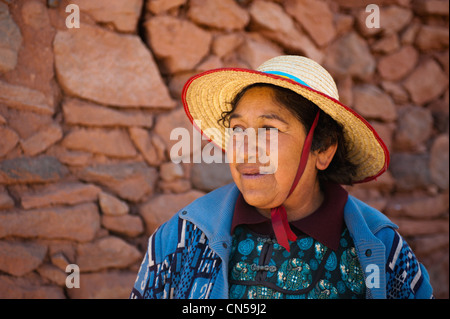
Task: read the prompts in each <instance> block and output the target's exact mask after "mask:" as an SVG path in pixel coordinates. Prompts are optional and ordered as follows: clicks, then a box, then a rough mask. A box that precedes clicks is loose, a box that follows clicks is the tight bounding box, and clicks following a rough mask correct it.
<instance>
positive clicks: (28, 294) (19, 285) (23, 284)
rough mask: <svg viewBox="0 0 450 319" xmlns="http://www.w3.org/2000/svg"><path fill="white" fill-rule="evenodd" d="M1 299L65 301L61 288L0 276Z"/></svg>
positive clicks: (34, 281) (35, 281)
mask: <svg viewBox="0 0 450 319" xmlns="http://www.w3.org/2000/svg"><path fill="white" fill-rule="evenodd" d="M0 287H2V289H0V298H2V299H66V297H65V295H64V291H63V289H62V288H61V287H57V286H52V285H48V284H45V283H43V282H42V280H33V279H29V278H17V277H10V276H4V275H0Z"/></svg>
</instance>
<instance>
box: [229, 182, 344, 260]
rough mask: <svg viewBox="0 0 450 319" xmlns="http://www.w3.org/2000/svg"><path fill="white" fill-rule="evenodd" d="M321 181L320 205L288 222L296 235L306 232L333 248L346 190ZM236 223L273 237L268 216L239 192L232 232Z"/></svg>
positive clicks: (337, 238) (334, 184)
mask: <svg viewBox="0 0 450 319" xmlns="http://www.w3.org/2000/svg"><path fill="white" fill-rule="evenodd" d="M323 184H324V185H323V193H324V201H323V203H322V205H321V206H320V207H319V208H318V209H317V210H316V211H315V212H314V213H312V214H311V215H309V216H307V217H305V218H302V219H299V220H296V221H292V222H290V223H289V224H290V226H291V228H292V231H293V232H294V233H295V234H296V235H297V236H301V235H305V234H306V235H308V236H311V237H312V238H314V239H315V240H317V241H319V242H320V243H322V244H323V245H325V246H327V247H329V248H331V249H332V250H334V251H336V250H337V249H338V247H339V240H340V238H341V234H342V230H343V226H344V207H345V204H346V203H347V199H348V193H347V191H346V190H345V189H344V188H342V187H341V186H340V185H339V184H336V183H331V182H327V183H323ZM239 225H246V226H247V227H249V228H250V229H251V230H252V231H254V232H255V233H258V234H261V235H269V236H271V237H274V231H273V228H272V223H271V220H270V218H266V217H264V216H263V215H261V214H260V213H259V212H258V211H257V210H256V208H255V207H253V206H250V205H249V204H247V203H246V202H245V200H244V197H243V196H242V194H240V195H239V197H238V199H237V201H236V205H235V209H234V216H233V221H232V224H231V234H233V233H234V230H235V228H236V227H237V226H239Z"/></svg>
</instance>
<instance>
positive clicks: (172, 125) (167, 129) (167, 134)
mask: <svg viewBox="0 0 450 319" xmlns="http://www.w3.org/2000/svg"><path fill="white" fill-rule="evenodd" d="M174 129H179V130H185V131H184V132H187V133H188V134H189V137H190V139H189V141H187V140H182V137H179V136H172V138H171V134H172V133H173V132H174ZM194 130H195V129H193V127H192V124H191V122H190V121H189V119H188V118H187V116H186V113H185V111H184V110H183V109H182V108H178V109H176V110H174V111H172V112H170V113H167V114H163V115H160V116H159V117H158V121H157V122H156V124H155V127H154V129H153V132H154V133H155V134H157V135H158V136H159V137H160V138H161V140H162V141H163V142H164V144H165V149H166V150H167V152H168V153H169V154H170V156H171V158H170V160H172V161H177V160H181V161H189V160H190V158H187V157H184V156H183V155H184V154H177V155H178V156H175V155H174V154H172V153H171V150H172V148H173V147H174V146H175V145H181V144H182V145H183V147H184V148H186V149H189V154H188V155H189V156H190V155H191V154H192V153H197V152H199V151H201V145H200V143H194V141H193V139H194V138H196V137H195V135H194V133H193V132H194ZM196 133H197V132H196ZM196 133H195V134H196ZM199 134H200V133H199ZM175 135H176V134H175ZM186 135H187V134H186ZM178 143H181V144H178Z"/></svg>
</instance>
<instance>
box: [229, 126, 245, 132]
mask: <svg viewBox="0 0 450 319" xmlns="http://www.w3.org/2000/svg"><path fill="white" fill-rule="evenodd" d="M232 129H233V133H235V134H236V133H243V132H244V128H242V127H241V126H235V127H233V128H232Z"/></svg>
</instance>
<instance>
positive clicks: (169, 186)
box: [158, 179, 191, 194]
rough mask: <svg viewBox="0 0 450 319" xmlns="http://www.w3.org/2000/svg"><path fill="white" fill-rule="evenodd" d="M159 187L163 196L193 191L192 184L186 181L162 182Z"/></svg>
mask: <svg viewBox="0 0 450 319" xmlns="http://www.w3.org/2000/svg"><path fill="white" fill-rule="evenodd" d="M158 187H159V188H160V189H161V192H162V193H163V194H170V193H175V194H180V193H186V192H187V191H189V190H190V189H191V183H190V181H188V180H186V179H176V180H174V181H170V182H166V181H164V180H160V181H159V182H158Z"/></svg>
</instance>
